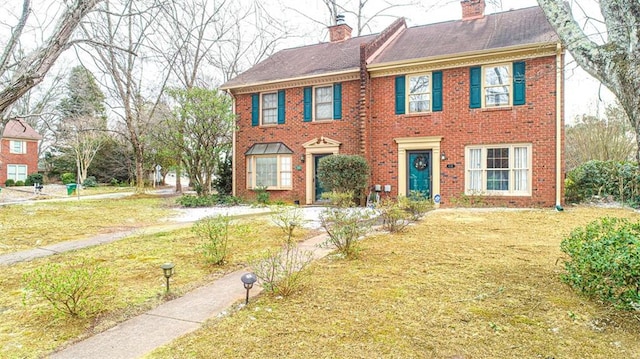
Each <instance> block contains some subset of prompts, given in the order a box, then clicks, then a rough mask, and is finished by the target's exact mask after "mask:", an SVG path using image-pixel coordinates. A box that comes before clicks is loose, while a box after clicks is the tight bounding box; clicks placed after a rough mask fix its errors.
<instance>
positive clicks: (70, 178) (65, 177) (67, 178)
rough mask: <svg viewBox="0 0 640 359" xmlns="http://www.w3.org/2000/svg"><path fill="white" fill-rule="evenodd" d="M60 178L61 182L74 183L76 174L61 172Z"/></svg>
mask: <svg viewBox="0 0 640 359" xmlns="http://www.w3.org/2000/svg"><path fill="white" fill-rule="evenodd" d="M60 180H61V181H62V184H71V183H76V175H75V174H73V173H69V172H67V173H63V174H62V175H60Z"/></svg>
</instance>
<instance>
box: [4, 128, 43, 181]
mask: <svg viewBox="0 0 640 359" xmlns="http://www.w3.org/2000/svg"><path fill="white" fill-rule="evenodd" d="M41 139H42V136H40V134H38V133H37V132H36V131H35V130H34V129H33V128H32V127H31V126H29V124H27V123H26V122H24V121H22V120H20V119H12V120H9V122H7V124H6V125H5V126H4V130H3V131H2V138H0V185H2V186H4V184H5V182H6V180H7V179H12V180H14V181H24V180H25V179H27V176H28V175H30V174H32V173H37V172H38V141H40V140H41Z"/></svg>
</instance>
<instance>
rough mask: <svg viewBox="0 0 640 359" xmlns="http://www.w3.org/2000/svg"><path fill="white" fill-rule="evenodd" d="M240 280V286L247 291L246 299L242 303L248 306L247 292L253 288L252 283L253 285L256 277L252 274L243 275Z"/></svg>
mask: <svg viewBox="0 0 640 359" xmlns="http://www.w3.org/2000/svg"><path fill="white" fill-rule="evenodd" d="M240 280H241V281H242V284H244V289H246V290H247V299H246V300H245V302H244V304H245V305H246V304H249V290H250V289H251V288H253V283H255V282H256V281H257V280H258V278H256V275H255V274H253V273H245V274H244V275H243V276H242V277H241V278H240Z"/></svg>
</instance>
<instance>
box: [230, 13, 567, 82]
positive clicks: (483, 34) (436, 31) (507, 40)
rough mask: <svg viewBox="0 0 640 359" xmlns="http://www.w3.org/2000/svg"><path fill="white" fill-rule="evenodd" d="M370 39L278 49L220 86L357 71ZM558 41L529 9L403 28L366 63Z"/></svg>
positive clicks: (544, 22)
mask: <svg viewBox="0 0 640 359" xmlns="http://www.w3.org/2000/svg"><path fill="white" fill-rule="evenodd" d="M375 38H376V35H368V36H360V37H356V38H352V39H349V40H345V41H341V42H335V43H331V42H327V43H321V44H317V45H310V46H303V47H297V48H291V49H286V50H282V51H279V52H277V53H275V54H274V55H272V56H271V57H269V58H267V59H266V60H264V61H262V62H260V63H258V64H257V65H255V66H253V67H252V68H250V69H249V70H247V71H245V72H244V73H242V74H240V75H238V76H237V77H235V78H234V79H232V80H230V81H228V82H227V83H225V84H224V85H222V86H221V87H222V88H237V87H244V86H249V85H255V84H261V83H269V82H277V81H285V80H288V79H294V78H300V77H308V76H316V75H323V74H327V75H328V74H332V73H337V72H341V71H348V70H356V69H358V68H359V61H360V44H362V43H367V42H370V41H373V40H374V39H375ZM557 41H558V36H557V35H556V33H555V31H554V30H553V28H552V27H551V25H550V24H549V22H548V21H547V19H546V18H545V17H544V14H543V12H542V9H540V8H539V7H538V6H534V7H529V8H524V9H518V10H511V11H507V12H502V13H496V14H491V15H487V16H485V17H483V18H481V19H476V20H467V21H462V20H457V21H448V22H442V23H436V24H429V25H423V26H417V27H412V28H408V29H405V30H404V31H403V32H402V33H401V34H400V36H398V37H397V38H396V39H394V40H393V41H392V42H391V43H390V44H389V45H388V46H387V47H386V48H385V49H384V51H382V52H381V53H380V54H379V55H378V56H377V57H376V58H375V59H373V60H372V61H371V63H370V64H371V65H381V64H385V63H393V62H402V61H407V60H412V59H428V58H431V57H442V56H456V55H461V54H464V53H470V52H478V51H491V50H498V49H501V48H509V47H514V46H521V45H534V44H543V43H553V42H557Z"/></svg>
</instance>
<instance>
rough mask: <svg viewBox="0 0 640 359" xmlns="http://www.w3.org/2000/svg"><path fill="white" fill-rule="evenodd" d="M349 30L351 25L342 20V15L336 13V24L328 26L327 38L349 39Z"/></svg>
mask: <svg viewBox="0 0 640 359" xmlns="http://www.w3.org/2000/svg"><path fill="white" fill-rule="evenodd" d="M351 30H352V29H351V27H350V26H349V25H347V23H345V22H344V15H337V16H336V24H335V25H333V26H329V38H330V40H331V42H337V41H343V40H349V39H350V38H351Z"/></svg>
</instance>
